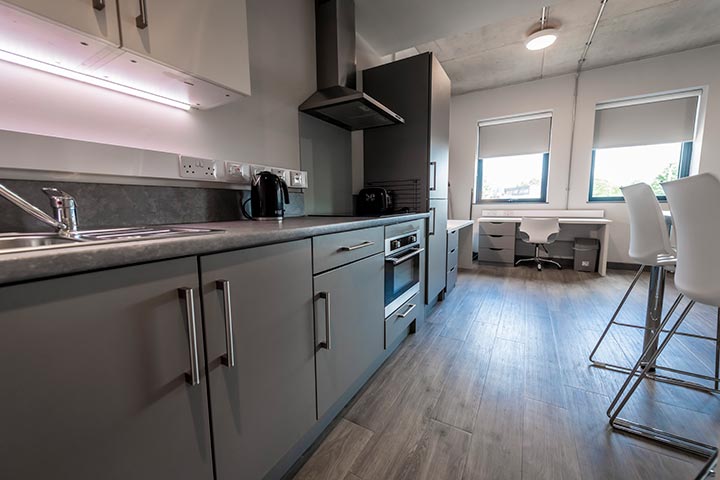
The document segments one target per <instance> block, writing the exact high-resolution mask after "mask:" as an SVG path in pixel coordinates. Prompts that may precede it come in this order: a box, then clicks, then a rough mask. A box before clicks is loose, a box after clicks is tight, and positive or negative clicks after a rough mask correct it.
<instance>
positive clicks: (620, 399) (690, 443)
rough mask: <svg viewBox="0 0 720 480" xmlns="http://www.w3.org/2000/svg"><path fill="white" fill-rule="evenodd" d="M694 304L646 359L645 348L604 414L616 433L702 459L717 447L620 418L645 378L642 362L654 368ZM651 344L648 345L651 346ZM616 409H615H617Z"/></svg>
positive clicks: (646, 372) (689, 306)
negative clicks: (642, 439)
mask: <svg viewBox="0 0 720 480" xmlns="http://www.w3.org/2000/svg"><path fill="white" fill-rule="evenodd" d="M679 300H680V299H679V298H678V300H676V301H675V303H674V304H673V306H672V308H671V309H670V311H669V312H668V314H667V315H666V316H665V318H664V319H663V321H662V322H661V324H660V326H659V328H658V329H657V331H656V332H655V333H654V335H653V338H652V340H653V342H654V341H655V340H657V339H659V337H660V334H661V333H662V331H663V329H664V327H665V325H666V324H667V323H668V321H669V320H670V317H671V316H672V314H673V313H674V311H675V309H676V308H677V306H678V304H679ZM694 305H695V301H691V302H690V303H689V304H688V305H687V306H686V307H685V309H684V310H683V312H682V314H680V317H679V318H678V319H677V321H676V322H675V324H674V325H673V326H672V328H671V329H670V331H669V332H668V334H667V336H666V337H665V338H664V339H663V341H662V343H661V344H660V346H659V347H658V349H657V350H656V351H655V352H654V353H653V354H652V355H651V356H650V357H649V358H647V355H648V354H649V352H650V348H646V349H645V351H644V352H643V354H642V355H641V356H640V358H639V359H638V361H637V362H636V363H635V366H634V367H633V370H632V371H631V372H630V374H629V375H628V378H627V379H626V380H625V383H623V385H622V387H620V390H619V391H618V393H617V395H616V396H615V398H614V399H613V401H612V402H611V404H610V407H609V408H608V410H607V415H608V417H609V419H610V425H611V426H612V428H614V429H616V430H621V431H624V432H627V433H631V434H633V435H638V436H642V437H645V438H648V439H651V440H655V441H658V442H661V443H664V444H666V445H669V446H671V447H675V448H679V449H681V450H685V451H688V452H690V453H693V454H695V455H700V456H703V457H711V456H712V455H714V454H715V453H717V448H716V447H714V446H712V445H708V444H705V443H702V442H699V441H696V440H693V439H690V438H686V437H682V436H680V435H676V434H673V433H670V432H666V431H664V430H660V429H658V428H654V427H651V426H648V425H643V424H641V423H639V422H633V421H630V420H627V419H625V418H621V417H620V413H621V412H622V410H623V408H625V405H627V403H628V401H630V398H631V397H632V395H633V394H634V393H635V391H636V390H637V389H638V387H639V386H640V384H641V383H642V381H643V380H644V379H645V378H646V377H648V369H642V370H641V366H642V364H643V363H645V364H647V365H653V364H654V363H655V361H656V360H657V359H658V357H659V356H660V355H661V354H662V352H663V351H664V350H665V347H667V345H668V343H670V340H672V338H673V336H674V335H675V334H676V333H677V331H678V329H679V328H680V325H682V323H683V322H684V321H685V319H686V318H687V316H688V314H689V313H690V311H691V310H692V308H693V306H694ZM653 342H650V343H651V344H652V343H653ZM640 370H641V371H640ZM638 372H639V375H638V377H637V378H635V375H636V374H637V373H638ZM633 379H635V383H633V384H632V386H631V387H630V389H629V390H628V391H627V394H626V393H625V391H626V390H627V387H628V385H629V384H630V382H631V381H632V380H633ZM616 407H617V408H616Z"/></svg>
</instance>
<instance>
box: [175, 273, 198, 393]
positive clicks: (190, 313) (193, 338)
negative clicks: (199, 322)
mask: <svg viewBox="0 0 720 480" xmlns="http://www.w3.org/2000/svg"><path fill="white" fill-rule="evenodd" d="M179 291H180V296H181V297H182V298H183V300H184V301H185V316H186V317H187V328H188V344H189V345H190V375H188V377H189V378H188V382H189V383H190V385H193V386H194V385H200V360H199V358H198V342H197V326H196V324H195V290H194V289H192V288H188V287H183V288H180V289H179ZM186 375H187V374H186Z"/></svg>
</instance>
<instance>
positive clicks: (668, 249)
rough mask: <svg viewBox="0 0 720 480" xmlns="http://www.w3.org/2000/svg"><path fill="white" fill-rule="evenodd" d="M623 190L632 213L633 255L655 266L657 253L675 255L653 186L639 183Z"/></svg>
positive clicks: (631, 241) (631, 250) (636, 258)
mask: <svg viewBox="0 0 720 480" xmlns="http://www.w3.org/2000/svg"><path fill="white" fill-rule="evenodd" d="M620 190H622V193H623V196H624V197H625V203H626V204H627V207H628V210H629V212H630V250H629V252H628V253H629V255H630V258H632V259H633V260H635V261H636V262H638V263H641V264H642V265H655V264H657V258H658V255H665V256H668V255H674V254H675V252H674V250H673V248H672V246H671V245H670V232H669V231H668V227H667V224H666V223H665V217H664V216H663V213H662V209H661V208H660V203H659V202H658V201H657V197H656V196H655V192H653V189H652V188H650V185H648V184H647V183H637V184H635V185H630V186H628V187H622V188H621V189H620Z"/></svg>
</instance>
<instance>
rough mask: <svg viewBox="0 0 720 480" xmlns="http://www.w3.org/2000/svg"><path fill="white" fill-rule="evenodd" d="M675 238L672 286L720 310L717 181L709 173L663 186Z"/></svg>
mask: <svg viewBox="0 0 720 480" xmlns="http://www.w3.org/2000/svg"><path fill="white" fill-rule="evenodd" d="M663 188H664V189H665V194H666V195H667V199H668V203H669V204H670V211H671V212H672V219H673V228H674V229H675V234H676V235H677V248H678V252H677V268H676V270H675V286H676V287H677V289H678V290H679V291H680V292H681V293H684V294H685V295H686V296H688V297H690V298H692V299H693V300H696V301H698V302H700V303H705V304H708V305H713V306H720V252H718V246H720V181H718V179H717V178H716V177H715V176H713V175H710V174H709V173H704V174H702V175H695V176H692V177H688V178H683V179H682V180H676V181H674V182H667V183H663Z"/></svg>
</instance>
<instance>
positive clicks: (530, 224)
mask: <svg viewBox="0 0 720 480" xmlns="http://www.w3.org/2000/svg"><path fill="white" fill-rule="evenodd" d="M519 230H520V233H521V238H522V240H523V241H525V242H527V243H552V242H554V241H555V238H557V234H558V233H560V223H559V222H558V219H557V218H537V217H523V218H522V220H521V221H520V228H519ZM522 234H524V235H522Z"/></svg>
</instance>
